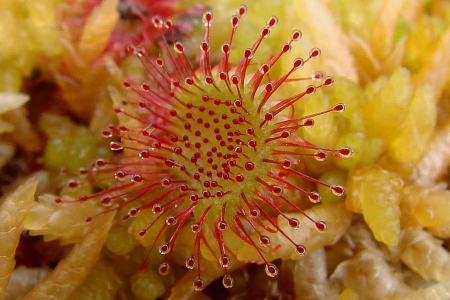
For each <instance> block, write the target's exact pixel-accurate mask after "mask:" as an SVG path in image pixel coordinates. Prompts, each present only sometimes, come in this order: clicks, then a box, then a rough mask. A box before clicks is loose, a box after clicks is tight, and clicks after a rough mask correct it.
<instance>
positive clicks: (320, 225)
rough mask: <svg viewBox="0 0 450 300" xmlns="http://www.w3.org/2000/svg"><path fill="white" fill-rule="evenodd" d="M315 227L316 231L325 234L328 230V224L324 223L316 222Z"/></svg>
mask: <svg viewBox="0 0 450 300" xmlns="http://www.w3.org/2000/svg"><path fill="white" fill-rule="evenodd" d="M315 225H316V229H317V230H318V231H319V232H324V231H326V230H327V224H326V223H325V222H324V221H319V222H316V223H315Z"/></svg>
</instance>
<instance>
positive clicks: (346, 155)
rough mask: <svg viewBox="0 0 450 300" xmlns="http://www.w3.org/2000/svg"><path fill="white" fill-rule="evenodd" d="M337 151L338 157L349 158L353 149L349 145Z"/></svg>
mask: <svg viewBox="0 0 450 300" xmlns="http://www.w3.org/2000/svg"><path fill="white" fill-rule="evenodd" d="M338 153H339V154H338V156H339V157H340V158H344V159H346V158H349V157H351V156H352V155H353V150H352V148H350V147H343V148H341V149H339V150H338Z"/></svg>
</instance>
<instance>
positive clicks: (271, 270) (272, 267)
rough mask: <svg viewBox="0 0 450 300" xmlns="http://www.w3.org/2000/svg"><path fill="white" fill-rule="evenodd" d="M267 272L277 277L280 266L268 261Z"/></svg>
mask: <svg viewBox="0 0 450 300" xmlns="http://www.w3.org/2000/svg"><path fill="white" fill-rule="evenodd" d="M265 271H266V274H267V276H269V277H275V276H277V275H278V268H277V266H275V265H274V264H271V263H268V264H266V268H265Z"/></svg>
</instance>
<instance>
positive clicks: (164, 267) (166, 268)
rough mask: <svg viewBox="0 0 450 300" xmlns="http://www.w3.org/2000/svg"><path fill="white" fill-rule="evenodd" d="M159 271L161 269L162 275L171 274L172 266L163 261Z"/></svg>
mask: <svg viewBox="0 0 450 300" xmlns="http://www.w3.org/2000/svg"><path fill="white" fill-rule="evenodd" d="M158 271H159V274H161V275H163V276H165V275H167V274H169V272H170V266H169V264H168V263H166V262H164V263H162V264H161V265H160V266H159V269H158Z"/></svg>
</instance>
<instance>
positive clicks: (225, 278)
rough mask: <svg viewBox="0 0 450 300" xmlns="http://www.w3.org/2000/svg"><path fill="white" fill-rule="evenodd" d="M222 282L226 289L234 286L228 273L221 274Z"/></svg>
mask: <svg viewBox="0 0 450 300" xmlns="http://www.w3.org/2000/svg"><path fill="white" fill-rule="evenodd" d="M222 284H223V286H224V287H225V288H227V289H229V288H232V287H233V286H234V280H233V277H231V276H230V275H225V276H223V279H222Z"/></svg>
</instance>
